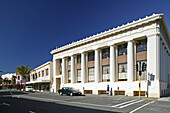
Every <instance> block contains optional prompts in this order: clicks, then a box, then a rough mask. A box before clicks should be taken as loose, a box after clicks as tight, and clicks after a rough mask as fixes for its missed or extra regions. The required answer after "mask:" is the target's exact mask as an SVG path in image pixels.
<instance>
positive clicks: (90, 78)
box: [88, 68, 95, 82]
mask: <svg viewBox="0 0 170 113" xmlns="http://www.w3.org/2000/svg"><path fill="white" fill-rule="evenodd" d="M94 73H95V72H94V68H88V75H89V78H88V80H89V82H94V80H95V75H94Z"/></svg>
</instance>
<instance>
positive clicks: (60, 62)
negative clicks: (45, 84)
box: [60, 59, 62, 67]
mask: <svg viewBox="0 0 170 113" xmlns="http://www.w3.org/2000/svg"><path fill="white" fill-rule="evenodd" d="M60 67H62V59H60Z"/></svg>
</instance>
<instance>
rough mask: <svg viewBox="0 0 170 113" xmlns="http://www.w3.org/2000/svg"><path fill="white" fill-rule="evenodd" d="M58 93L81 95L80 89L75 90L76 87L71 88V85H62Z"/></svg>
mask: <svg viewBox="0 0 170 113" xmlns="http://www.w3.org/2000/svg"><path fill="white" fill-rule="evenodd" d="M58 93H59V94H60V95H63V94H66V95H70V96H73V95H82V93H81V92H80V91H77V90H76V89H74V88H72V87H63V88H62V89H59V90H58Z"/></svg>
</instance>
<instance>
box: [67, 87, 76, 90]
mask: <svg viewBox="0 0 170 113" xmlns="http://www.w3.org/2000/svg"><path fill="white" fill-rule="evenodd" d="M65 89H69V90H76V89H74V88H73V87H66V88H65Z"/></svg>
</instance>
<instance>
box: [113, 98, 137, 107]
mask: <svg viewBox="0 0 170 113" xmlns="http://www.w3.org/2000/svg"><path fill="white" fill-rule="evenodd" d="M136 100H138V99H136ZM136 100H131V101H127V102H123V103H120V104H116V105H113V106H111V107H117V106H120V105H123V104H126V103H130V102H133V101H136Z"/></svg>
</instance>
